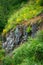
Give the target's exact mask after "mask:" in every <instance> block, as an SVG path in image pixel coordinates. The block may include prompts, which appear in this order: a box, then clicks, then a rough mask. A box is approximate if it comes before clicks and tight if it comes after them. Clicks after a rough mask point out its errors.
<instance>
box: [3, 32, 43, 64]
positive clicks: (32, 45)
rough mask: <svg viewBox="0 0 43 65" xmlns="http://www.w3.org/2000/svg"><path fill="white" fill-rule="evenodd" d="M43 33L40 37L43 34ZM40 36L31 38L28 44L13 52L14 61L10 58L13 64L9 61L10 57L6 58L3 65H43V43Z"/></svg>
mask: <svg viewBox="0 0 43 65" xmlns="http://www.w3.org/2000/svg"><path fill="white" fill-rule="evenodd" d="M42 32H43V31H41V32H40V34H38V35H39V36H40V35H41V34H43V33H42ZM38 35H36V36H37V37H36V38H34V39H32V38H29V39H28V42H25V43H24V44H23V45H21V46H20V47H19V48H17V49H15V50H14V51H13V56H12V59H11V57H10V58H9V60H10V59H11V61H12V62H11V61H9V60H8V57H5V60H3V61H4V62H5V63H4V64H3V65H7V64H8V65H11V64H13V65H43V42H41V41H40V39H39V37H38ZM41 39H42V35H41ZM42 40H43V39H42ZM9 63H10V64H9Z"/></svg>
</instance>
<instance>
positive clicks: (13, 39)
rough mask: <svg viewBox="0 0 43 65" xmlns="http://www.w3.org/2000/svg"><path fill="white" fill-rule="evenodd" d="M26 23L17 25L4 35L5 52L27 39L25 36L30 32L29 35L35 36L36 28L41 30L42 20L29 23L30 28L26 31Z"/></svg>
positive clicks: (42, 27) (42, 26)
mask: <svg viewBox="0 0 43 65" xmlns="http://www.w3.org/2000/svg"><path fill="white" fill-rule="evenodd" d="M27 27H28V25H27V24H26V23H25V24H24V25H21V24H20V25H17V26H16V28H15V29H14V30H13V31H10V32H9V33H8V34H7V35H6V36H4V37H5V38H4V42H3V48H4V49H5V52H7V53H8V52H11V51H12V50H13V49H14V48H15V47H16V46H17V45H19V44H21V43H23V42H24V41H27V38H28V36H29V34H30V32H31V34H30V36H31V37H33V38H34V37H35V33H36V32H37V31H38V30H43V20H42V22H40V23H39V24H38V23H37V22H36V23H33V24H31V25H30V27H31V30H30V32H27V31H26V29H27Z"/></svg>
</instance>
